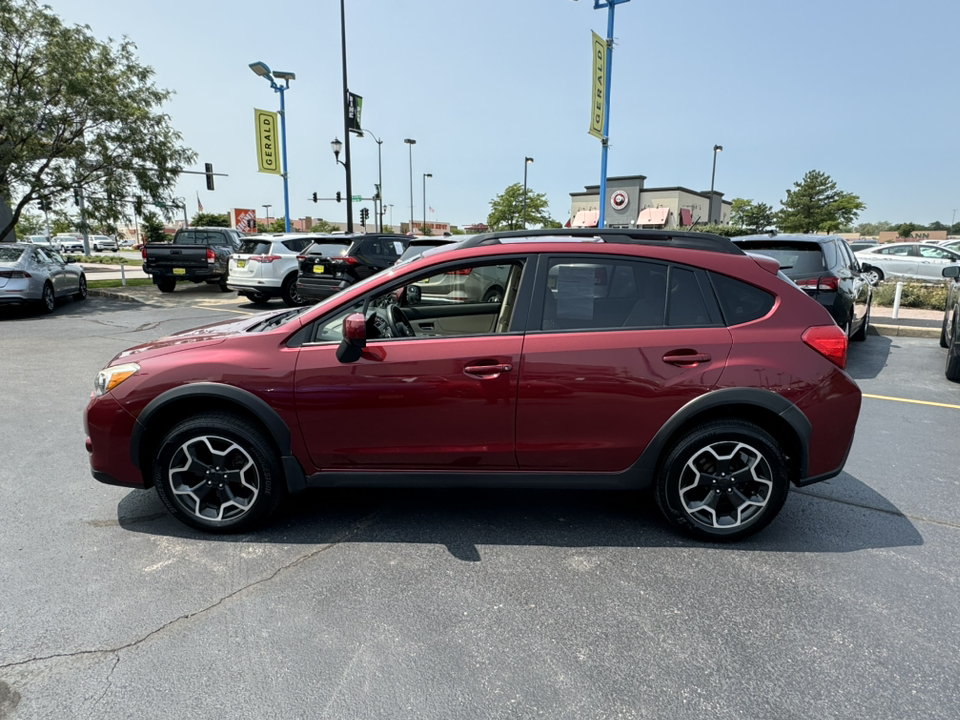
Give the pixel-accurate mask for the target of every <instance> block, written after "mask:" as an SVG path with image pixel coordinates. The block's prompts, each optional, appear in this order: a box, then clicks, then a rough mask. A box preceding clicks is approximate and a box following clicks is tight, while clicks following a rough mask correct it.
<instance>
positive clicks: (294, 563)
mask: <svg viewBox="0 0 960 720" xmlns="http://www.w3.org/2000/svg"><path fill="white" fill-rule="evenodd" d="M384 512H385V510H384V509H383V508H380V509H378V510H374V511H373V512H372V513H370V514H369V515H367V516H366V517H364V518H362V519H361V520H359V521H358V522H356V523H354V524H353V525H352V526H351V527H349V528H348V529H346V530H344V531H343V532H342V533H341V534H340V535H338V536H337V537H335V538H333V539H332V540H331V541H330V542H328V543H325V544H323V545H322V546H320V547H318V548H316V549H314V550H312V551H310V552H308V553H305V554H303V555H300V556H299V557H297V558H295V559H293V560H291V561H290V562H288V563H286V564H285V565H281V566H280V567H278V568H277V569H276V570H274V571H273V572H272V573H270V574H269V575H267V576H266V577H262V578H260V579H259V580H254V581H253V582H251V583H249V584H247V585H244V586H243V587H240V588H237V589H236V590H234V591H233V592H231V593H228V594H227V595H224V596H223V597H222V598H220V599H219V600H217V601H216V602H212V603H210V604H209V605H207V606H206V607H203V608H200V609H199V610H194V611H193V612H189V613H184V614H183V615H180V616H179V617H175V618H174V619H173V620H170V621H169V622H166V623H164V624H163V625H161V626H160V627H158V628H155V629H153V630H151V631H150V632H148V633H146V634H145V635H143V636H141V637H139V638H137V639H136V640H132V641H130V642H128V643H124V644H123V645H118V646H117V647H112V648H101V649H98V650H76V651H74V652H68V653H52V654H50V655H41V656H39V657H33V658H27V659H26V660H17V661H15V662H9V663H4V664H2V665H0V670H7V669H9V668H16V667H23V666H25V665H32V664H34V663H41V662H47V661H49V660H61V659H65V658H78V657H88V656H93V655H118V659H117V662H119V653H121V652H123V651H124V650H130V649H131V648H135V647H137V646H138V645H141V644H143V643H145V642H146V641H147V640H149V639H151V638H153V637H154V636H156V635H160V634H161V633H163V632H165V631H167V630H169V629H170V628H172V627H173V626H175V625H179V624H180V623H183V622H185V621H188V620H192V619H193V618H195V617H198V616H200V615H203V614H205V613H208V612H210V611H211V610H213V609H215V608H218V607H220V606H221V605H223V604H224V603H225V602H227V601H228V600H232V599H233V598H235V597H237V596H238V595H241V594H243V593H245V592H247V591H248V590H250V589H252V588H255V587H257V586H259V585H263V584H265V583H269V582H270V581H272V580H273V579H274V578H276V577H277V576H279V575H280V574H281V573H285V572H287V571H288V570H292V569H294V568H296V567H298V566H299V565H302V564H304V563H305V562H307V561H308V560H312V559H313V558H315V557H317V556H319V555H322V554H323V553H325V552H327V551H328V550H332V549H333V548H335V547H338V546H339V545H341V544H343V543H344V542H346V541H347V540H349V539H350V538H351V537H354V536H355V535H358V534H360V533H362V532H363V531H364V530H366V529H367V528H368V527H370V526H371V525H372V524H373V523H374V522H376V521H377V520H378V519H379V517H380V515H382V514H383V513H384ZM114 669H116V663H115V664H114ZM111 674H112V672H111Z"/></svg>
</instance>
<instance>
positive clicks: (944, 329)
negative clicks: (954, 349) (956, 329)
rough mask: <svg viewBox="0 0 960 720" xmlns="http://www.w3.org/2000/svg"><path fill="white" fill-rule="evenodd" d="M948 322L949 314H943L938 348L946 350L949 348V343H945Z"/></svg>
mask: <svg viewBox="0 0 960 720" xmlns="http://www.w3.org/2000/svg"><path fill="white" fill-rule="evenodd" d="M948 322H950V313H949V312H944V313H943V325H942V326H941V327H940V347H942V348H946V347H950V343H948V342H947V323H948Z"/></svg>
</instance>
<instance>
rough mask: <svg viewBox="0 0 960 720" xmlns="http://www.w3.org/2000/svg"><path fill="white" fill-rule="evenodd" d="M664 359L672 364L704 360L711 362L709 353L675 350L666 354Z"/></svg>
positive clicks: (685, 363)
mask: <svg viewBox="0 0 960 720" xmlns="http://www.w3.org/2000/svg"><path fill="white" fill-rule="evenodd" d="M663 361H664V362H665V363H670V364H671V365H696V364H698V363H702V362H710V356H709V355H708V354H707V353H679V352H676V351H674V352H668V353H667V354H666V355H664V356H663Z"/></svg>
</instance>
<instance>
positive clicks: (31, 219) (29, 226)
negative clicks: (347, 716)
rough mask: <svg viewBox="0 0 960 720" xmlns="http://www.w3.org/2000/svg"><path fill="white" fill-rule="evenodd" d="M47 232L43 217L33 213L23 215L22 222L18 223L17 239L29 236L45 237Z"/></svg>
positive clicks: (21, 216)
mask: <svg viewBox="0 0 960 720" xmlns="http://www.w3.org/2000/svg"><path fill="white" fill-rule="evenodd" d="M45 232H46V225H45V223H44V220H43V216H42V215H35V214H33V213H28V212H25V213H21V214H20V220H18V221H17V237H21V238H22V237H25V236H27V235H43V234H44V233H45Z"/></svg>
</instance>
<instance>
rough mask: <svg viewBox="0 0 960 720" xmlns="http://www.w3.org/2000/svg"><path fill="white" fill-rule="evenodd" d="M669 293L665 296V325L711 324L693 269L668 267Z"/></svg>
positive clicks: (697, 325) (693, 325)
mask: <svg viewBox="0 0 960 720" xmlns="http://www.w3.org/2000/svg"><path fill="white" fill-rule="evenodd" d="M669 287H670V294H669V297H668V298H667V325H670V326H671V327H704V326H706V325H712V324H713V322H712V321H711V318H710V313H709V311H708V310H707V305H706V303H705V302H704V300H703V294H702V293H701V292H700V283H699V282H697V275H696V273H694V272H693V270H685V269H683V268H679V267H675V266H674V267H671V268H670V284H669Z"/></svg>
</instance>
